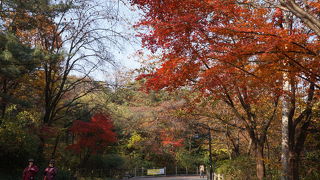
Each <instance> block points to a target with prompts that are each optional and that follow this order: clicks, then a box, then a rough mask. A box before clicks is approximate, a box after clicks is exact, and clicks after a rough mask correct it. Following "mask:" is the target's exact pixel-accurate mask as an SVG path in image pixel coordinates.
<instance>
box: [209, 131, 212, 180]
mask: <svg viewBox="0 0 320 180" xmlns="http://www.w3.org/2000/svg"><path fill="white" fill-rule="evenodd" d="M208 135H209V161H210V165H209V166H210V170H209V173H210V180H212V174H213V167H212V164H213V160H212V151H211V150H212V147H211V141H212V138H211V128H210V126H209V125H208Z"/></svg>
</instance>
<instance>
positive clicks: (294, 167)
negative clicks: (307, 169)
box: [289, 151, 300, 180]
mask: <svg viewBox="0 0 320 180" xmlns="http://www.w3.org/2000/svg"><path fill="white" fill-rule="evenodd" d="M299 162H300V154H299V153H298V152H294V151H290V152H289V177H290V179H292V180H299Z"/></svg>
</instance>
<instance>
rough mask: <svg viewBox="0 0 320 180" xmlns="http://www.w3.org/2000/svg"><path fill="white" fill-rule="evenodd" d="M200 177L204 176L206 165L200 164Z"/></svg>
mask: <svg viewBox="0 0 320 180" xmlns="http://www.w3.org/2000/svg"><path fill="white" fill-rule="evenodd" d="M200 178H204V165H200Z"/></svg>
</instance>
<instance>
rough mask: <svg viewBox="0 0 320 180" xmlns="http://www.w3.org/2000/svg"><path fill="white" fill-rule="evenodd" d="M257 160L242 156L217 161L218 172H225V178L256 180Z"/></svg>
mask: <svg viewBox="0 0 320 180" xmlns="http://www.w3.org/2000/svg"><path fill="white" fill-rule="evenodd" d="M255 170H256V167H255V162H254V160H252V159H251V158H250V157H247V156H241V157H238V158H236V159H232V160H230V159H228V160H223V161H219V162H217V168H216V170H215V172H216V173H219V174H223V175H224V176H225V179H230V180H231V179H232V180H254V179H256V171H255Z"/></svg>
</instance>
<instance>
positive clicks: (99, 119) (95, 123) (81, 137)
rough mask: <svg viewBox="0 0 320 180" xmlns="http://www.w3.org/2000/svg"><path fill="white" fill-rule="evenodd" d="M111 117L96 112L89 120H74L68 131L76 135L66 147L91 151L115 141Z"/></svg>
mask: <svg viewBox="0 0 320 180" xmlns="http://www.w3.org/2000/svg"><path fill="white" fill-rule="evenodd" d="M112 128H113V125H112V121H111V117H110V116H109V115H106V114H102V113H98V114H95V115H94V116H92V118H91V121H90V122H84V121H74V123H73V125H72V127H71V128H70V131H71V132H72V133H74V134H75V135H76V143H75V144H72V145H70V146H69V147H68V149H71V150H73V151H74V152H76V153H80V152H81V151H83V150H89V151H91V152H92V153H97V152H99V151H102V150H103V149H104V148H105V147H106V146H107V145H109V144H110V143H112V142H115V141H116V134H115V133H114V132H113V131H112Z"/></svg>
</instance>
